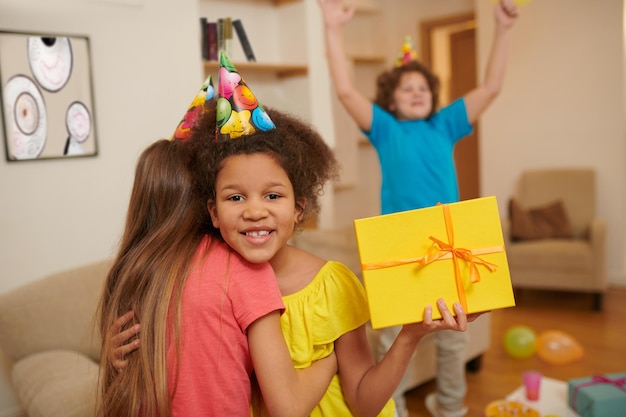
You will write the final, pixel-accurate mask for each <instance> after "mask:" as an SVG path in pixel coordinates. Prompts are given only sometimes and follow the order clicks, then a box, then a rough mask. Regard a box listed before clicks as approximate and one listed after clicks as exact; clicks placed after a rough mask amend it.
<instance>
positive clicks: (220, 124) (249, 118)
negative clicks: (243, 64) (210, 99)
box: [216, 51, 276, 141]
mask: <svg viewBox="0 0 626 417" xmlns="http://www.w3.org/2000/svg"><path fill="white" fill-rule="evenodd" d="M216 117H217V120H216V121H217V132H216V136H217V140H218V141H221V140H226V139H235V138H238V137H240V136H243V135H249V134H251V133H254V132H257V131H267V130H272V129H274V128H275V127H276V126H275V125H274V122H273V121H272V119H270V117H269V115H268V114H267V113H266V112H265V110H264V109H263V107H262V106H261V105H260V104H259V102H258V100H257V99H256V97H255V96H254V94H253V93H252V91H251V90H250V89H249V88H248V86H247V85H246V82H245V81H244V80H243V78H242V77H241V75H239V73H238V72H237V69H236V68H235V66H234V65H233V63H232V62H230V59H228V56H226V54H225V53H224V51H220V72H219V74H218V76H217V115H216Z"/></svg>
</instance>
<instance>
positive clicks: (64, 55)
mask: <svg viewBox="0 0 626 417" xmlns="http://www.w3.org/2000/svg"><path fill="white" fill-rule="evenodd" d="M28 64H29V65H30V70H31V71H32V73H33V76H34V77H35V79H36V80H37V82H38V83H39V85H41V87H42V88H44V89H45V90H47V91H51V92H56V91H59V90H60V89H62V88H63V87H64V86H65V84H67V82H68V81H69V79H70V75H71V74H72V64H73V56H72V44H71V42H70V39H69V38H65V37H37V36H31V37H29V38H28Z"/></svg>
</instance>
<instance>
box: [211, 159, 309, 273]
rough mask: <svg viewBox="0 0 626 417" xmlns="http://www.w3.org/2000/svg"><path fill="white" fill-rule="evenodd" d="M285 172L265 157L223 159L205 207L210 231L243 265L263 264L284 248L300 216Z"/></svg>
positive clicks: (299, 210) (300, 205)
mask: <svg viewBox="0 0 626 417" xmlns="http://www.w3.org/2000/svg"><path fill="white" fill-rule="evenodd" d="M303 203H304V201H302V204H297V205H296V198H295V196H294V191H293V187H292V184H291V181H290V180H289V177H288V176H287V173H286V172H285V170H284V169H283V168H282V167H281V166H280V165H279V164H278V163H277V162H276V160H275V159H274V158H272V157H271V156H270V155H269V154H266V153H255V154H250V155H246V154H237V155H233V156H229V157H228V158H226V159H225V160H224V161H223V163H222V166H221V169H220V170H219V173H218V175H217V178H216V182H215V201H209V204H208V207H209V212H210V214H211V219H212V222H213V226H214V227H216V228H218V229H220V233H221V234H222V237H223V238H224V240H225V241H226V243H227V244H228V245H229V246H230V247H231V248H232V249H234V250H235V251H237V252H238V253H239V254H240V255H241V256H243V257H244V258H245V259H246V260H247V261H249V262H252V263H260V262H267V261H270V260H271V259H272V258H274V257H275V256H276V255H277V254H278V253H279V252H280V251H281V249H283V248H284V247H285V246H286V245H287V241H288V240H289V238H290V237H291V235H292V233H293V231H294V225H295V224H296V222H297V221H298V219H299V218H300V216H301V214H302V209H301V208H300V207H303V206H304V204H303Z"/></svg>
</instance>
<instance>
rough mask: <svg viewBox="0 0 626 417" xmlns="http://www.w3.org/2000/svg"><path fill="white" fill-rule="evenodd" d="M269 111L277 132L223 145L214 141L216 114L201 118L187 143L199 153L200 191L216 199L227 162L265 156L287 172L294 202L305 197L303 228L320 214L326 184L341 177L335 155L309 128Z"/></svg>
mask: <svg viewBox="0 0 626 417" xmlns="http://www.w3.org/2000/svg"><path fill="white" fill-rule="evenodd" d="M265 110H266V111H267V113H268V114H269V116H270V118H271V119H272V121H273V122H274V124H275V125H276V128H275V129H272V130H270V131H267V132H262V131H257V132H255V133H253V134H250V135H246V136H241V137H239V138H237V139H232V140H226V141H221V142H216V140H215V137H216V136H215V127H216V121H215V120H216V119H215V116H216V114H215V109H210V110H208V111H207V112H205V113H204V114H203V116H202V117H201V118H200V120H199V121H198V123H197V125H196V126H195V127H194V129H193V133H192V136H191V138H190V139H189V144H190V145H191V146H192V147H193V152H194V153H195V163H194V165H195V170H196V172H198V185H199V187H200V191H199V192H200V193H201V195H203V197H204V198H205V199H206V201H208V200H210V199H214V198H215V182H216V179H217V175H218V173H219V171H220V169H221V168H222V165H223V162H224V160H225V159H226V158H228V157H230V156H233V155H242V154H243V155H250V154H256V153H264V154H267V155H270V156H271V157H272V158H274V159H275V160H276V162H277V163H278V164H279V165H280V166H281V167H282V168H283V169H284V170H285V172H286V174H287V176H288V177H289V180H290V181H291V184H292V186H293V190H294V194H295V197H296V199H298V198H302V197H304V198H306V200H307V203H306V206H305V207H304V208H303V215H302V219H301V220H303V221H301V222H300V223H299V224H302V223H303V222H304V221H305V220H306V219H307V218H308V217H309V216H310V215H311V214H314V213H318V212H319V209H320V206H319V196H320V195H321V194H322V193H323V188H324V185H325V184H326V183H327V182H328V181H334V180H336V179H337V178H338V172H339V168H338V163H337V160H336V159H335V155H334V153H333V151H332V150H331V149H330V147H329V146H328V145H327V144H326V142H324V140H323V139H322V137H321V136H320V135H319V133H317V131H316V130H314V129H313V127H312V126H311V125H309V124H308V123H306V122H304V121H302V120H301V119H299V118H298V117H296V116H293V115H290V114H288V113H285V112H281V111H278V110H275V109H271V108H267V107H266V108H265Z"/></svg>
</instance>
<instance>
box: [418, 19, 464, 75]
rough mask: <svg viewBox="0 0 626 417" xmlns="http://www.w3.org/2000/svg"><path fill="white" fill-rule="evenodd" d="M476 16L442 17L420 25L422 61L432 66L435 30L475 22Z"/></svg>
mask: <svg viewBox="0 0 626 417" xmlns="http://www.w3.org/2000/svg"><path fill="white" fill-rule="evenodd" d="M475 19H476V15H475V14H474V13H464V14H458V15H454V16H448V17H441V18H437V19H432V20H424V21H422V22H421V23H420V27H419V30H420V39H421V45H420V46H421V54H420V58H421V61H422V62H423V63H424V64H426V65H427V66H428V67H430V66H431V64H432V47H431V44H432V33H433V31H434V30H435V29H437V28H440V27H442V26H450V25H454V24H456V23H463V22H467V21H470V20H475Z"/></svg>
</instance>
